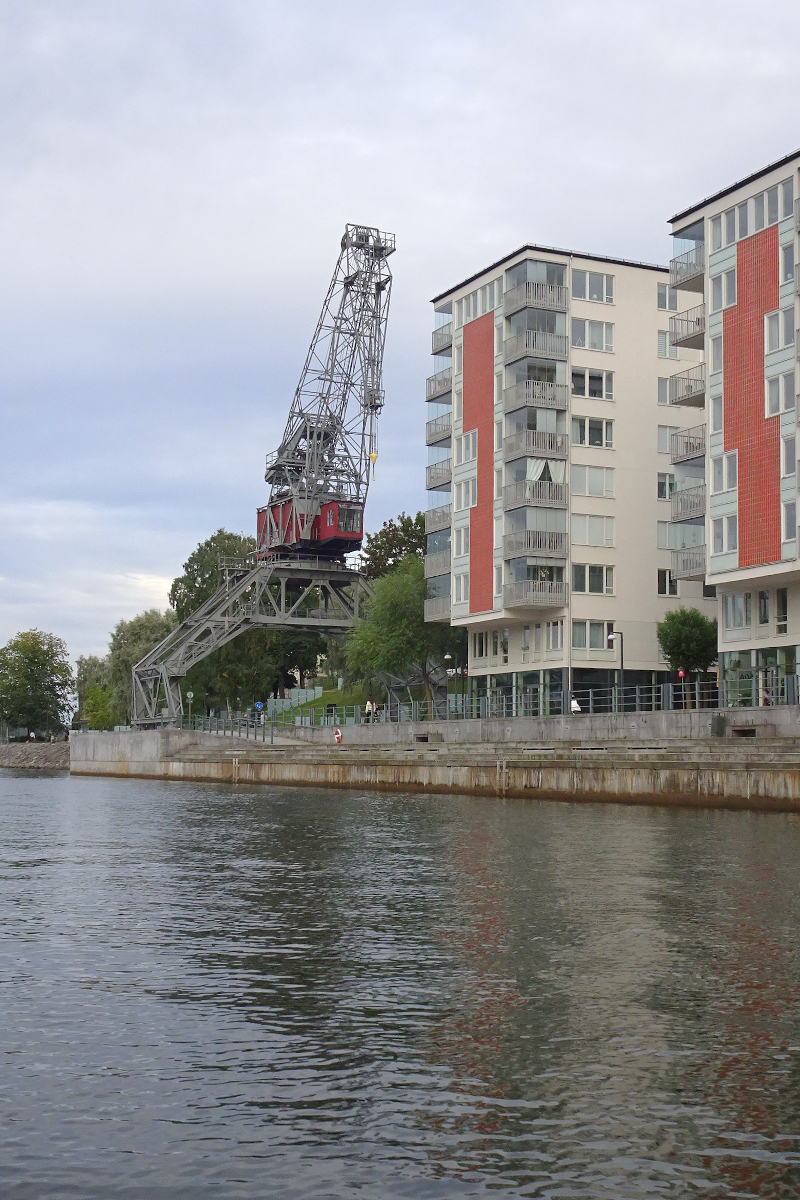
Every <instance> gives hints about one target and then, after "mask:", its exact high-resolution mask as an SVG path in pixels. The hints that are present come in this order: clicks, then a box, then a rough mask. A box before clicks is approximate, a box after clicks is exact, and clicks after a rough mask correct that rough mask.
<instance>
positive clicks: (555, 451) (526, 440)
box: [503, 429, 569, 462]
mask: <svg viewBox="0 0 800 1200" xmlns="http://www.w3.org/2000/svg"><path fill="white" fill-rule="evenodd" d="M568 453H569V437H568V436H567V434H566V433H547V432H546V431H545V430H543V429H523V430H522V431H521V433H512V434H511V436H510V437H507V438H505V439H504V441H503V458H504V459H505V460H506V462H508V461H510V460H511V459H512V458H522V457H523V455H526V454H532V455H545V456H547V457H552V458H566V457H567V454H568Z"/></svg>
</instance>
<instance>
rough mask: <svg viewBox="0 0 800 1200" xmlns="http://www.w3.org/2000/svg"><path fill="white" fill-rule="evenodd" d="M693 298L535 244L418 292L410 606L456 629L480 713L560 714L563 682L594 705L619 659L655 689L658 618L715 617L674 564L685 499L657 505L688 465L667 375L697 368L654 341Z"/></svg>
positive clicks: (695, 534) (695, 519)
mask: <svg viewBox="0 0 800 1200" xmlns="http://www.w3.org/2000/svg"><path fill="white" fill-rule="evenodd" d="M695 305H696V297H693V296H691V295H689V294H687V293H686V292H685V291H684V290H682V289H681V290H676V289H675V288H673V287H670V272H669V270H668V269H667V268H665V267H658V266H651V265H649V264H645V263H636V262H628V261H625V260H623V259H616V258H604V257H601V256H598V255H586V254H576V253H573V252H571V251H563V250H556V249H553V248H549V247H541V246H523V247H521V248H520V249H519V250H517V251H515V252H514V253H513V254H509V255H508V256H507V257H506V258H504V259H502V260H500V261H499V262H496V263H493V264H492V265H491V266H489V267H487V268H486V269H485V270H483V271H481V272H480V273H479V274H477V275H474V276H472V277H471V278H469V279H467V280H464V281H463V282H462V283H460V284H457V285H456V286H455V287H452V288H450V289H448V290H447V291H446V292H443V293H442V294H441V295H439V296H437V297H436V299H435V300H434V301H433V306H434V313H435V328H434V331H433V337H432V351H433V354H434V372H433V374H432V375H431V377H430V378H429V379H428V381H427V388H426V392H427V394H426V401H427V407H428V416H429V419H428V421H427V426H426V441H427V445H428V456H429V458H428V467H427V476H426V485H427V488H428V490H429V492H430V503H429V511H428V512H427V514H426V530H427V535H428V553H427V557H426V562H425V571H426V576H427V578H428V596H429V599H428V600H427V602H426V619H427V620H435V621H450V622H451V623H452V624H453V625H463V626H465V627H466V628H467V630H468V637H469V661H468V670H469V688H470V692H471V694H472V695H473V696H476V695H477V696H483V695H486V696H487V699H488V702H489V703H490V704H491V706H492V709H491V710H492V711H501V712H508V713H510V712H524V711H539V712H545V713H548V712H560V711H562V708H563V706H564V705H565V703H566V697H567V695H568V693H570V692H571V693H572V694H573V696H575V697H576V698H577V699H578V702H579V703H580V705H581V708H582V709H584V708H585V707H586V706H587V705H588V706H592V707H594V708H596V709H598V710H601V709H602V708H604V707H606V706H607V704H608V703H609V700H608V695H609V693H608V690H607V689H610V687H611V686H613V685H615V684H616V685H618V684H619V683H620V682H621V680H620V671H621V668H622V667H623V658H624V683H625V686H626V688H632V687H633V686H634V685H636V686H639V687H640V688H642V689H652V688H653V687H654V686H656V685H658V684H661V683H663V682H665V681H666V680H667V678H668V676H667V673H666V667H665V664H664V662H663V661H662V659H661V657H660V652H659V647H658V643H657V639H656V623H657V622H658V621H659V620H661V619H662V618H663V616H664V614H665V613H666V612H667V611H668V610H669V609H670V608H674V607H677V606H679V605H682V604H683V605H686V606H695V607H698V608H700V609H701V610H702V611H703V612H705V613H706V614H707V615H709V616H715V615H716V611H717V602H716V599H715V598H714V590H713V585H709V584H707V583H706V582H705V581H704V579H703V576H702V574H697V573H693V574H692V577H683V578H678V577H677V575H678V574H680V571H679V570H678V571H677V572H675V573H673V572H674V568H675V566H678V567H680V563H678V562H677V561H674V560H673V553H672V552H673V550H680V551H682V552H686V551H687V550H692V549H696V548H697V547H702V545H703V542H704V537H705V530H704V516H703V514H702V513H700V514H697V513H695V514H692V515H691V516H689V517H687V519H686V520H685V521H673V519H672V518H673V503H674V495H675V494H676V493H678V492H686V491H688V490H691V488H693V487H696V486H700V485H701V484H702V482H703V478H704V471H705V465H704V457H700V458H698V457H696V456H694V455H682V454H680V453H676V450H677V444H676V435H678V434H680V432H681V424H682V422H681V420H680V419H679V417H678V416H677V411H678V410H676V408H675V407H674V406H673V405H671V404H670V386H671V385H670V377H671V376H673V375H676V374H679V373H681V372H685V371H690V372H691V371H692V370H695V371H697V370H701V369H702V359H703V352H702V348H698V347H697V345H696V344H684V345H680V346H676V345H674V344H673V343H672V342H671V341H670V336H669V331H670V321H671V318H672V319H674V318H676V317H678V316H681V315H683V312H684V310H685V309H686V308H689V307H694V306H695ZM672 387H673V393H672V395H673V399H674V395H675V393H674V388H675V385H674V384H672ZM704 454H705V447H704V446H703V455H704ZM620 635H621V636H620ZM651 694H652V692H651ZM630 706H631V707H632V706H633V700H631V702H630Z"/></svg>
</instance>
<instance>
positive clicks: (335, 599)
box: [132, 225, 395, 729]
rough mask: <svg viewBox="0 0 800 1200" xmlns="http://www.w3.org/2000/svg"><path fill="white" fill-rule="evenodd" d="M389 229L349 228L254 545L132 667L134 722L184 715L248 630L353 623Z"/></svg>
mask: <svg viewBox="0 0 800 1200" xmlns="http://www.w3.org/2000/svg"><path fill="white" fill-rule="evenodd" d="M394 248H395V243H394V235H393V234H389V233H380V232H379V231H378V230H377V229H371V228H369V227H367V226H364V225H348V226H347V227H346V229H345V232H344V237H343V238H342V246H341V253H340V254H339V261H338V263H337V264H336V270H335V271H334V274H333V279H332V280H331V284H330V287H329V288H328V294H327V296H326V298H325V303H324V305H323V308H322V315H321V316H320V318H319V321H318V323H317V328H316V331H315V333H314V338H313V340H312V342H311V348H310V350H309V352H308V355H307V357H306V361H305V365H304V366H303V372H302V375H301V376H300V383H299V385H298V387H297V391H296V392H295V395H294V400H293V401H292V406H291V409H290V411H289V419H288V422H287V424H286V430H285V432H284V435H283V440H282V441H281V444H280V446H279V447H278V449H277V450H276V451H275V453H274V454H271V455H269V456H268V458H267V470H266V476H265V478H266V480H267V482H268V483H269V485H270V495H269V502H268V503H267V504H266V505H265V506H264V507H263V508H260V509H259V510H258V528H257V534H258V536H257V542H256V552H255V554H254V555H253V556H252V557H251V558H249V559H246V560H243V561H236V562H233V561H225V562H223V563H221V567H222V583H221V585H220V587H219V588H218V589H217V591H216V592H215V593H214V595H213V596H211V597H210V598H209V599H208V600H207V601H206V602H205V603H204V604H202V605H201V606H200V608H198V609H197V610H196V612H194V613H192V614H191V616H189V617H187V618H186V620H185V621H182V622H181V624H180V625H179V626H178V628H177V629H175V630H174V631H173V632H172V633H171V634H169V635H168V636H167V637H166V638H165V639H164V640H163V641H162V642H161V643H160V644H159V645H158V646H156V647H155V649H153V650H151V651H150V653H149V654H147V655H145V657H144V658H143V659H142V660H141V662H139V663H137V664H136V666H135V667H134V668H133V705H132V724H133V725H134V726H135V727H137V728H140V729H142V728H147V727H151V726H154V725H161V724H163V723H164V722H165V721H166V722H171V721H173V720H175V718H176V717H178V716H180V715H181V714H182V712H183V704H182V698H181V689H180V680H181V678H182V677H183V676H184V675H185V674H186V672H187V671H188V670H189V669H190V668H191V667H193V666H194V665H195V663H197V662H199V661H200V660H201V659H203V658H205V657H206V656H207V655H208V654H211V653H212V651H214V650H216V649H218V648H219V647H220V646H224V645H226V643H228V642H230V641H233V639H234V638H235V637H237V636H238V635H239V634H240V633H242V632H244V630H245V629H252V628H254V627H257V626H261V627H269V628H273V629H309V630H316V631H317V632H319V633H327V634H336V633H343V632H345V631H347V630H348V629H350V628H352V626H353V624H354V623H355V621H356V620H357V619H358V615H359V605H360V602H361V600H362V598H363V596H364V594H365V581H364V577H363V576H362V575H360V574H359V572H358V571H355V570H353V569H352V568H351V567H348V566H347V564H346V562H345V559H344V556H345V554H346V553H347V552H348V551H352V550H358V549H359V548H360V546H361V540H362V536H363V517H364V504H365V501H366V498H367V490H368V488H369V471H370V466H371V465H374V463H375V459H376V458H377V456H378V416H379V414H380V411H381V408H382V407H383V390H382V386H381V385H382V370H383V347H384V341H385V338H386V323H387V319H388V315H389V298H390V293H391V286H392V275H391V271H390V269H389V264H388V262H387V259H388V257H389V255H390V254H391V253H392V252H393V251H394Z"/></svg>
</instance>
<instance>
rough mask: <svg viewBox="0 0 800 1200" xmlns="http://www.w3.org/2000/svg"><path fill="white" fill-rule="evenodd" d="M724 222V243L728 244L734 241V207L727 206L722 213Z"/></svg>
mask: <svg viewBox="0 0 800 1200" xmlns="http://www.w3.org/2000/svg"><path fill="white" fill-rule="evenodd" d="M723 218H724V224H725V245H726V246H730V244H731V242H735V241H736V209H735V208H729V209H727V210H726V212H725V213H723Z"/></svg>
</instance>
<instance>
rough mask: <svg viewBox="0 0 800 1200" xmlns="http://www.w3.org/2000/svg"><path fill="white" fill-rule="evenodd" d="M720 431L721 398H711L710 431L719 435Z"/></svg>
mask: <svg viewBox="0 0 800 1200" xmlns="http://www.w3.org/2000/svg"><path fill="white" fill-rule="evenodd" d="M721 429H722V396H712V397H711V431H712V433H719V432H720V430H721Z"/></svg>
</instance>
